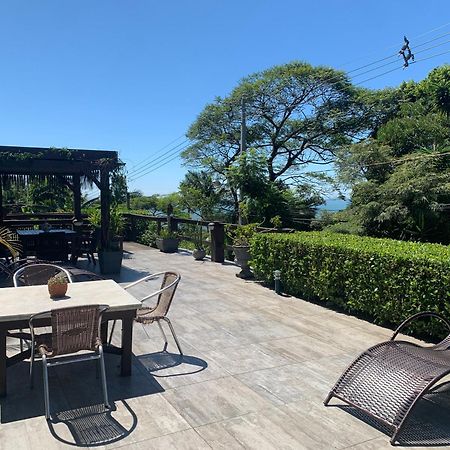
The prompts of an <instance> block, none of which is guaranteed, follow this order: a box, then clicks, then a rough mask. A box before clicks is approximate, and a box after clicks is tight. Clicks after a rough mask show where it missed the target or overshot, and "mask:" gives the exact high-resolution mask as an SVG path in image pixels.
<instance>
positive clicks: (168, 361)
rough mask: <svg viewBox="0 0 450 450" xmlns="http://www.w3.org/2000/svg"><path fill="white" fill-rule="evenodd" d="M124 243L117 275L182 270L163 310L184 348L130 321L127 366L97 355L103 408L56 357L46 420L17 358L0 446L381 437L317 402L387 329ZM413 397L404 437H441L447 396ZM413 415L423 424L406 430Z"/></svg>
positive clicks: (315, 444) (216, 267)
mask: <svg viewBox="0 0 450 450" xmlns="http://www.w3.org/2000/svg"><path fill="white" fill-rule="evenodd" d="M126 249H127V250H128V252H129V253H128V254H127V255H126V259H125V260H124V268H123V270H122V274H121V277H120V280H118V281H121V282H129V281H133V280H135V279H137V278H140V277H141V276H143V275H144V274H147V273H152V272H157V271H161V270H165V269H174V270H176V271H179V272H180V273H181V274H182V281H181V283H180V286H179V288H178V292H177V294H176V297H175V300H174V303H173V305H172V309H171V311H170V314H169V317H170V318H171V319H172V322H173V323H174V326H175V329H176V331H177V334H178V337H179V338H180V341H181V345H182V347H183V350H184V352H185V355H186V356H184V357H183V358H180V357H179V356H177V354H176V352H175V346H174V345H173V342H171V344H170V346H169V352H173V353H164V352H161V349H162V340H161V336H160V334H159V330H158V327H157V326H156V325H151V326H149V327H147V333H148V335H146V333H145V332H144V330H143V329H142V327H141V326H140V325H136V326H135V329H134V346H133V349H134V354H135V358H134V363H133V375H132V376H131V377H129V378H122V377H120V376H119V375H118V370H119V369H118V363H119V360H118V357H117V356H114V355H107V376H108V386H109V391H110V397H111V400H112V401H113V403H114V407H113V410H112V411H111V412H105V411H104V410H103V408H102V406H101V389H100V385H99V380H98V379H96V374H95V370H94V368H93V367H91V366H90V365H89V363H83V364H76V365H70V366H64V367H60V368H57V369H53V370H52V372H51V378H50V392H51V399H52V410H53V412H54V420H53V423H51V424H50V425H49V424H47V422H46V421H45V419H44V416H43V414H44V408H43V400H42V379H41V378H39V379H38V380H37V381H36V387H35V389H34V390H30V389H29V387H28V384H27V371H28V363H27V362H24V363H21V364H18V365H16V366H14V367H12V368H10V369H8V370H9V372H8V377H9V385H8V389H9V394H8V397H7V398H6V399H3V400H2V401H1V402H0V407H1V422H2V424H1V425H0V449H2V450H3V449H12V450H21V449H46V450H51V449H54V448H55V449H56V448H61V447H69V446H71V447H73V446H74V445H75V446H77V445H78V446H82V447H99V446H100V447H103V446H104V447H108V448H113V447H123V448H127V449H128V448H129V449H152V448H160V449H203V448H205V449H208V448H214V449H227V450H228V449H243V448H254V449H272V448H273V449H302V448H307V449H329V448H354V449H381V448H390V447H391V446H390V444H389V438H388V437H387V436H386V435H385V434H384V433H383V432H382V431H381V430H378V429H376V428H375V427H373V426H372V425H370V424H368V423H366V422H365V421H363V420H361V419H359V418H356V417H354V415H352V414H351V413H352V411H348V410H344V409H343V408H339V407H330V408H325V407H324V406H323V405H322V401H323V399H324V397H325V396H326V394H327V392H328V390H329V389H330V387H331V386H332V385H333V383H334V382H335V380H336V378H337V376H338V375H339V374H340V373H341V372H342V370H343V369H344V368H345V366H346V365H347V364H348V363H349V362H350V361H351V360H352V359H353V358H354V357H355V356H356V355H357V354H358V353H359V352H361V351H362V350H364V349H365V348H367V347H368V346H369V345H371V344H374V343H376V342H379V341H381V340H385V339H386V338H388V337H389V336H390V334H391V331H390V330H386V329H383V328H380V327H376V326H374V325H371V324H369V323H367V322H364V321H361V320H358V319H356V318H353V317H349V316H346V315H343V314H339V313H336V312H334V311H331V310H328V309H326V308H322V307H320V306H317V305H314V304H311V303H308V302H304V301H302V300H299V299H296V298H286V297H281V296H277V295H276V294H275V293H274V292H273V291H271V290H269V289H267V288H264V287H262V286H260V285H259V284H257V283H255V282H246V281H243V280H241V279H238V278H236V277H235V276H234V274H235V273H236V272H237V271H238V269H237V267H236V266H234V265H232V264H228V265H220V264H215V263H211V262H209V261H206V262H197V261H194V260H193V258H192V257H191V256H190V255H188V254H186V253H179V254H174V255H167V254H163V253H160V252H158V251H157V250H154V249H149V248H148V247H144V246H140V245H138V244H127V246H126ZM148 289H150V286H149V287H148ZM0 296H1V292H0ZM102 302H107V299H99V303H102ZM119 335H120V332H119V333H118V334H117V335H115V339H118V338H119ZM38 372H39V371H38ZM422 403H423V404H422V405H421V406H420V408H418V413H417V414H416V417H415V421H413V422H412V423H411V425H410V426H409V427H407V428H406V429H405V433H404V437H403V438H402V439H403V440H404V442H405V444H408V445H409V448H411V445H418V444H421V443H424V442H425V440H426V439H427V440H433V439H434V440H436V442H437V440H438V439H439V440H440V441H442V442H448V444H447V445H450V408H449V407H448V406H446V405H444V406H443V407H438V406H437V405H436V404H435V403H432V402H429V401H423V402H422ZM417 421H421V422H423V423H424V424H423V425H422V426H421V428H423V429H424V431H425V432H426V435H424V434H423V433H418V430H419V427H418V425H417ZM427 442H428V441H427Z"/></svg>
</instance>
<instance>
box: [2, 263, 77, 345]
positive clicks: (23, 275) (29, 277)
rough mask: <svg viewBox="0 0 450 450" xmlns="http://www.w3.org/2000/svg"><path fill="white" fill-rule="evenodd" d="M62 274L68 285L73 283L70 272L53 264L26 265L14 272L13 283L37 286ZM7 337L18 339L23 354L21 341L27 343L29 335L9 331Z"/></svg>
mask: <svg viewBox="0 0 450 450" xmlns="http://www.w3.org/2000/svg"><path fill="white" fill-rule="evenodd" d="M58 274H63V275H64V276H65V277H66V278H67V281H68V282H69V283H72V282H73V279H72V276H71V275H70V272H68V271H67V270H66V269H64V268H63V267H59V266H56V265H55V264H47V263H44V264H27V265H25V266H22V267H20V268H19V269H17V270H16V271H15V272H14V275H13V283H14V287H21V286H37V285H41V284H47V282H48V280H49V279H50V278H51V277H54V276H55V275H58ZM7 335H8V337H13V338H17V339H20V351H21V352H23V341H27V342H29V340H30V334H29V333H24V331H23V330H20V331H19V332H15V331H12V332H11V331H9V332H8V334H7Z"/></svg>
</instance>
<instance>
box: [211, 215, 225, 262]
mask: <svg viewBox="0 0 450 450" xmlns="http://www.w3.org/2000/svg"><path fill="white" fill-rule="evenodd" d="M208 228H209V235H210V240H211V261H213V262H218V263H223V262H224V261H225V228H224V225H223V223H220V222H212V223H210V224H209V225H208Z"/></svg>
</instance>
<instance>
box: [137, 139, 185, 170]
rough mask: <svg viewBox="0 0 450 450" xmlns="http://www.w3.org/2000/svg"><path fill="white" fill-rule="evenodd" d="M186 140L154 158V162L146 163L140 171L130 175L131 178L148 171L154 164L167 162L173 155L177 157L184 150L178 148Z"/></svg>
mask: <svg viewBox="0 0 450 450" xmlns="http://www.w3.org/2000/svg"><path fill="white" fill-rule="evenodd" d="M187 141H188V140H185V141H184V142H182V143H181V144H178V145H177V146H175V147H173V148H172V149H170V150H169V151H167V152H165V153H163V154H162V155H161V156H159V157H158V158H156V159H155V160H153V161H151V162H149V163H147V164H146V165H145V167H142V168H141V169H139V170H138V171H136V172H134V173H132V174H131V178H135V177H136V175H139V174H140V173H142V172H146V171H147V170H148V169H150V168H151V167H153V166H155V165H156V164H159V163H160V162H162V161H165V160H167V159H168V158H171V157H172V156H174V155H177V154H178V153H181V151H183V150H184V148H182V149H179V148H178V147H180V146H181V145H184V144H185V143H186V142H187Z"/></svg>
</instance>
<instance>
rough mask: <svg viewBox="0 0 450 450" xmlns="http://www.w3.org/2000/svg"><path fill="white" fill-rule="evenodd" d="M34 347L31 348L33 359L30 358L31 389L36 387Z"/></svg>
mask: <svg viewBox="0 0 450 450" xmlns="http://www.w3.org/2000/svg"><path fill="white" fill-rule="evenodd" d="M33 369H34V345H32V346H31V358H30V388H31V389H33V387H34V376H33V375H34V372H33Z"/></svg>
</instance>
